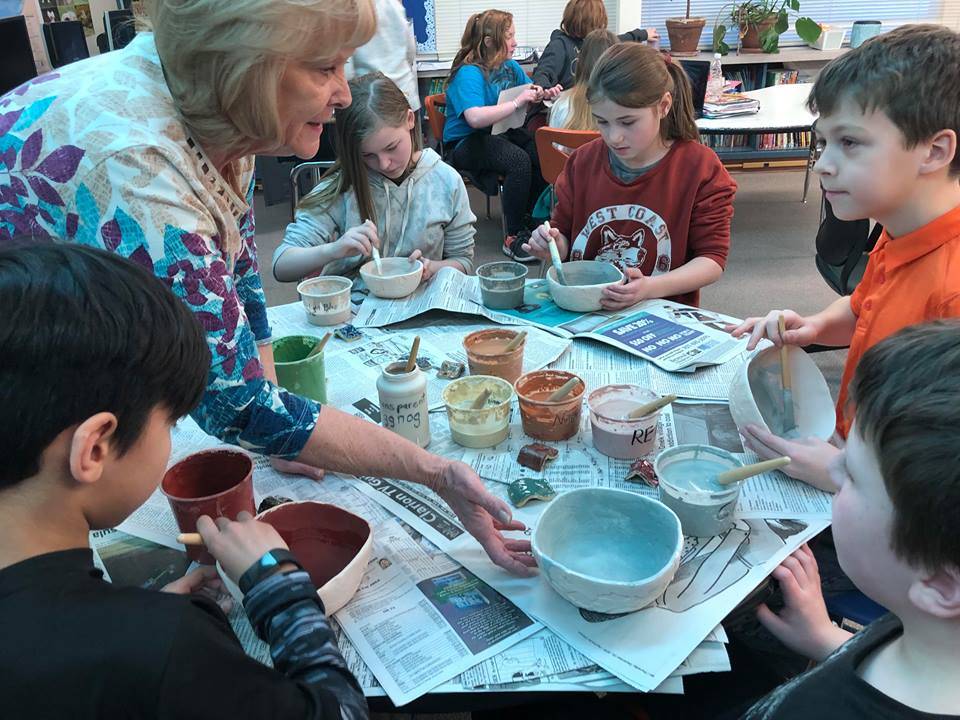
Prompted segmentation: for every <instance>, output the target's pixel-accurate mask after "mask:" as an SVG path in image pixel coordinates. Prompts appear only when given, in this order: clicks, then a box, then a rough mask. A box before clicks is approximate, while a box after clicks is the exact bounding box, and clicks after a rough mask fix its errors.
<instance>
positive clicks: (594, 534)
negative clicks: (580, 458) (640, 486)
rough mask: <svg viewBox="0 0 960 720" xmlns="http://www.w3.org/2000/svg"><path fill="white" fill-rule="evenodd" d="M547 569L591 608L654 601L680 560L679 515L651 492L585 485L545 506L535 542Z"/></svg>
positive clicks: (619, 609) (567, 593)
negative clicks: (646, 493)
mask: <svg viewBox="0 0 960 720" xmlns="http://www.w3.org/2000/svg"><path fill="white" fill-rule="evenodd" d="M531 544H532V546H533V555H534V557H535V558H536V559H537V564H538V565H539V566H540V572H541V574H542V575H543V576H544V577H545V578H546V579H547V581H548V582H549V583H550V585H551V586H552V587H553V589H554V590H556V591H557V592H558V593H559V594H560V596H561V597H563V598H564V599H566V600H568V601H569V602H571V603H573V604H574V605H576V606H577V607H581V608H584V609H585V610H592V611H594V612H601V613H625V612H633V611H634V610H639V609H640V608H642V607H645V606H647V605H649V604H650V603H651V602H653V601H654V600H655V599H656V598H657V597H658V596H659V595H660V594H661V593H663V591H664V590H666V588H667V585H669V584H670V582H671V581H672V580H673V577H674V575H676V573H677V568H678V567H679V566H680V553H681V550H682V549H683V533H682V532H681V530H680V520H679V519H678V518H677V516H676V515H675V514H674V513H673V511H671V510H670V509H669V508H668V507H666V506H664V505H663V504H662V503H660V502H657V501H656V500H653V499H652V498H648V497H644V496H643V495H639V494H637V493H633V492H628V491H626V490H613V489H610V488H582V489H580V490H571V491H570V492H566V493H563V494H561V495H559V496H557V497H556V498H554V499H553V501H551V502H550V504H549V505H547V507H546V509H544V511H543V514H541V515H540V520H539V522H538V523H537V527H536V529H535V530H534V531H533V538H532V541H531Z"/></svg>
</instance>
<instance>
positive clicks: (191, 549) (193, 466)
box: [160, 448, 257, 565]
mask: <svg viewBox="0 0 960 720" xmlns="http://www.w3.org/2000/svg"><path fill="white" fill-rule="evenodd" d="M160 491H161V492H162V493H163V494H164V495H165V496H166V498H167V502H169V503H170V509H171V510H172V511H173V517H174V519H175V520H176V521H177V527H179V528H180V532H183V533H193V532H196V531H197V520H199V519H200V516H201V515H209V516H210V517H212V518H214V519H216V518H218V517H226V518H229V519H230V520H236V519H237V515H239V514H240V513H241V512H244V511H245V512H248V513H250V514H251V515H252V514H254V513H255V512H256V511H257V510H256V505H254V504H253V459H252V458H251V457H250V456H249V455H247V454H246V453H245V452H243V451H242V450H231V449H227V448H221V449H218V450H204V451H202V452H197V453H193V454H192V455H188V456H187V457H185V458H184V459H183V460H181V461H180V462H178V463H176V464H175V465H173V466H171V467H170V469H169V470H167V472H166V473H164V475H163V480H162V481H161V482H160ZM187 557H188V558H190V559H191V560H195V561H196V562H199V563H201V564H203V565H213V562H214V560H213V555H211V554H210V553H209V552H207V548H206V547H204V546H202V545H187Z"/></svg>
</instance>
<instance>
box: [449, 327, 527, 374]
mask: <svg viewBox="0 0 960 720" xmlns="http://www.w3.org/2000/svg"><path fill="white" fill-rule="evenodd" d="M519 332H520V331H519V330H506V329H504V328H494V329H492V330H477V331H476V332H472V333H470V334H469V335H467V336H466V337H465V338H464V339H463V349H464V350H466V352H467V364H468V366H469V367H470V374H471V375H493V376H494V377H498V378H503V379H504V380H506V381H507V382H508V383H514V382H516V380H517V378H518V377H520V375H521V374H522V373H523V351H524V349H525V348H526V346H527V338H524V339H523V342H521V343H520V346H519V347H518V348H516V349H515V350H511V351H510V352H504V350H505V348H506V347H507V345H509V344H510V341H511V340H513V339H514V338H515V337H516V336H517V334H518V333H519Z"/></svg>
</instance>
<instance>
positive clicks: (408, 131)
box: [273, 0, 477, 282]
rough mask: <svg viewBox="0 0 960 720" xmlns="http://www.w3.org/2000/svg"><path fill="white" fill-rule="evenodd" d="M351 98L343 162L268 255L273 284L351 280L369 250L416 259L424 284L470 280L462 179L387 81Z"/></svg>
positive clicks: (469, 220)
mask: <svg viewBox="0 0 960 720" xmlns="http://www.w3.org/2000/svg"><path fill="white" fill-rule="evenodd" d="M390 1H391V2H393V1H394V0H390ZM350 94H351V95H352V96H353V102H352V103H351V104H350V105H349V106H347V107H345V108H340V109H338V110H337V112H336V133H337V147H338V148H339V149H340V157H339V159H338V160H337V162H336V164H335V165H334V166H333V167H332V168H331V169H330V171H329V172H328V173H327V174H326V175H325V176H324V177H323V179H321V181H320V184H319V185H317V187H316V188H314V190H313V192H311V193H310V194H309V195H307V196H306V197H304V198H303V199H302V200H301V201H300V205H299V206H298V207H297V212H296V217H295V219H294V222H293V223H291V224H290V225H288V226H287V230H286V233H285V234H284V237H283V243H282V244H281V245H280V246H279V247H278V248H277V250H276V252H275V253H274V256H273V274H274V277H276V278H277V280H280V281H291V280H299V279H300V278H302V277H304V276H305V275H310V274H313V273H322V274H324V275H344V276H347V277H356V276H357V275H358V273H359V269H360V266H361V265H362V264H363V263H365V262H366V261H367V260H368V259H369V257H370V254H371V252H372V249H373V248H374V247H376V248H378V249H379V251H380V254H381V255H382V256H383V257H392V256H401V257H409V258H410V259H411V260H417V259H419V260H420V261H421V262H422V263H423V281H424V282H426V281H427V280H429V279H430V278H432V277H433V275H434V274H436V272H437V271H438V270H440V268H442V267H445V266H449V267H453V268H456V269H457V270H460V271H462V272H465V273H470V272H472V271H473V237H474V222H476V219H477V218H476V216H474V214H473V212H472V211H471V210H470V199H469V197H468V196H467V189H466V187H464V184H463V179H462V178H461V177H460V174H459V173H458V172H457V171H456V170H454V169H453V168H452V167H450V166H449V165H447V164H446V163H445V162H443V161H442V160H441V159H440V156H439V155H437V153H435V152H434V151H433V150H431V149H430V148H425V149H424V148H423V147H422V145H423V138H422V135H420V133H418V132H417V129H416V123H415V122H414V116H413V110H412V109H411V108H410V105H409V104H408V103H407V99H406V97H405V96H404V94H403V93H402V92H401V91H400V88H398V87H397V86H396V84H394V82H393V81H392V80H390V79H389V78H387V77H384V75H383V73H370V74H369V75H363V76H361V77H358V78H354V79H353V80H351V81H350Z"/></svg>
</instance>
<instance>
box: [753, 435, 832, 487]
mask: <svg viewBox="0 0 960 720" xmlns="http://www.w3.org/2000/svg"><path fill="white" fill-rule="evenodd" d="M742 436H743V444H744V445H746V446H747V447H748V448H749V449H750V450H753V451H754V452H755V453H756V454H757V455H759V456H760V459H761V460H772V459H773V458H777V457H783V456H784V455H786V456H787V457H789V458H790V464H789V465H787V466H785V467H783V468H781V470H782V471H783V472H785V473H786V474H787V475H789V476H790V477H792V478H796V479H797V480H802V481H803V482H805V483H807V484H809V485H813V486H814V487H815V488H819V489H820V490H824V491H826V492H830V493H833V492H836V491H837V484H836V483H835V482H834V480H833V478H832V477H831V474H830V466H831V464H832V463H833V461H834V460H835V459H836V457H837V455H839V454H840V448H838V447H836V446H835V445H831V444H830V443H828V442H824V441H823V440H821V439H820V438H816V437H807V438H800V439H798V440H786V439H784V438H782V437H779V436H777V435H774V434H773V433H772V432H770V431H769V430H764V429H763V428H762V427H760V426H759V425H747V426H746V427H745V428H744V429H743V433H742Z"/></svg>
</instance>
